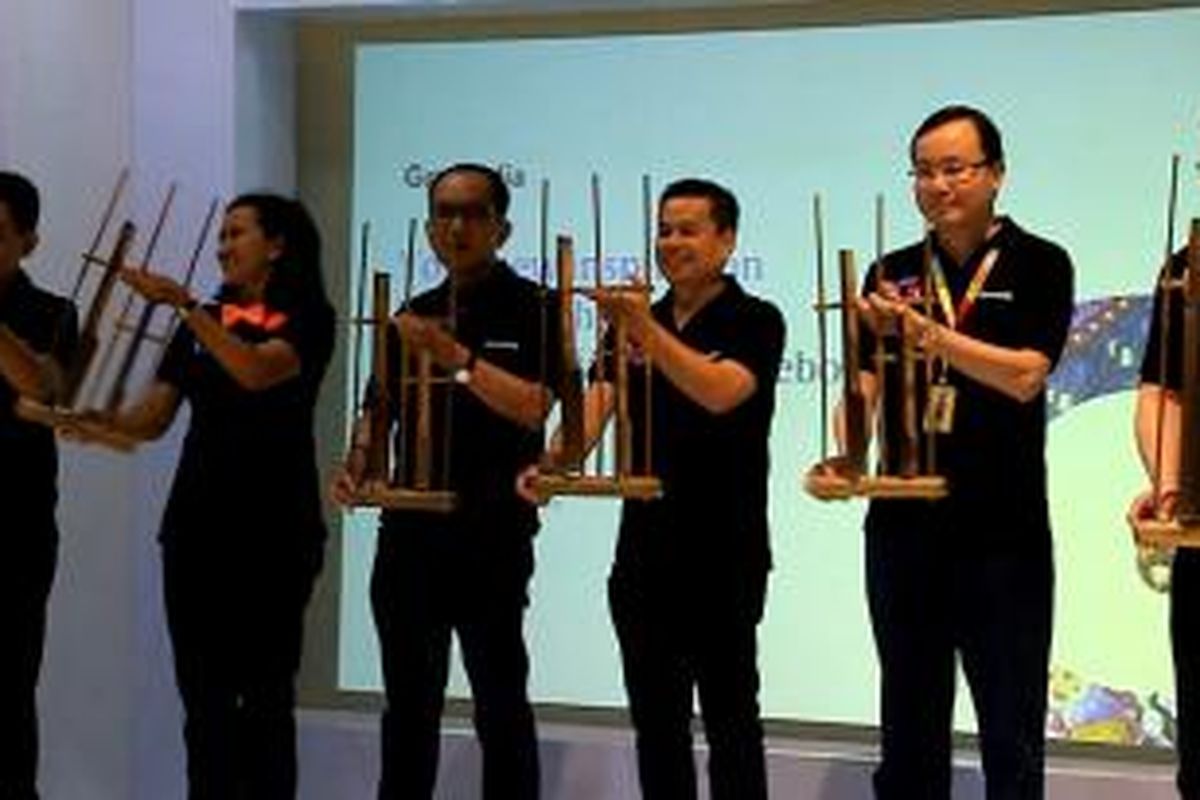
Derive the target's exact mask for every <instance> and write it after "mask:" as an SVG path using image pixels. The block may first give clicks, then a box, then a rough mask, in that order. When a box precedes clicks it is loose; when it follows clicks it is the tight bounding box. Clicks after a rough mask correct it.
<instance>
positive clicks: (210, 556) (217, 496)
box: [113, 194, 334, 800]
mask: <svg viewBox="0 0 1200 800" xmlns="http://www.w3.org/2000/svg"><path fill="white" fill-rule="evenodd" d="M219 258H220V262H221V269H222V272H223V276H224V282H223V284H222V286H221V289H220V291H219V293H218V296H217V299H216V301H215V302H213V303H206V304H203V305H201V304H198V303H197V302H196V301H195V300H194V299H192V298H191V297H190V296H189V294H188V292H187V290H186V289H185V288H183V287H182V286H180V285H179V284H177V283H175V282H174V281H172V280H170V279H168V278H165V277H162V276H158V275H149V274H145V273H142V272H133V271H126V273H125V274H124V275H123V278H124V279H125V281H126V282H127V283H128V284H129V285H130V286H131V287H133V289H134V290H135V291H137V292H138V293H140V294H141V295H142V296H143V297H145V298H146V299H147V300H149V301H151V302H157V303H163V304H169V305H171V306H174V307H175V308H176V309H177V310H178V312H179V314H180V317H181V320H182V324H181V325H180V327H179V330H178V332H177V333H176V334H175V336H174V337H173V339H172V340H171V343H170V344H169V346H168V348H167V351H166V354H165V356H164V358H163V361H162V365H161V366H160V368H159V369H158V372H157V373H156V375H155V378H154V380H153V382H152V383H151V385H150V386H149V388H148V389H147V390H146V392H145V393H144V395H143V397H142V398H141V399H140V400H139V401H138V402H137V403H135V404H134V405H133V406H131V407H130V408H128V409H125V410H123V411H122V412H121V413H120V414H119V415H118V416H117V418H116V419H115V420H114V421H113V425H114V426H115V427H116V428H118V429H119V430H121V431H122V432H124V433H127V434H131V435H134V436H136V437H138V438H142V439H154V438H157V437H159V436H161V435H162V434H163V433H164V432H165V431H166V430H167V428H168V427H169V426H170V424H171V422H172V420H173V419H174V418H175V414H176V412H177V411H178V409H179V406H180V403H181V401H183V400H185V399H186V400H187V401H188V402H189V404H190V406H191V421H190V424H189V427H188V432H187V438H186V439H185V441H184V444H183V454H182V457H181V458H180V462H179V467H178V470H177V472H176V475H175V482H174V485H173V486H172V489H171V495H170V499H169V500H168V502H167V508H166V512H165V514H164V516H163V523H162V530H161V533H160V540H161V543H162V552H163V585H164V593H165V597H166V610H167V623H168V627H169V629H170V634H171V642H172V647H173V650H174V655H175V675H176V680H177V683H178V685H179V692H180V696H181V698H182V700H183V706H184V711H185V715H186V720H185V723H184V738H185V741H186V745H187V755H188V786H189V792H188V797H189V798H190V800H208V799H209V798H212V800H230V798H254V800H274V799H275V798H293V797H294V796H295V793H296V753H295V720H294V716H293V706H294V702H295V689H294V683H295V677H296V673H297V670H298V668H299V661H300V647H301V632H302V625H303V615H304V607H305V605H306V604H307V602H308V598H309V595H310V593H311V590H312V585H313V580H314V579H315V577H316V575H317V572H318V571H319V569H320V566H321V560H322V551H323V545H324V541H325V535H326V531H325V526H324V523H323V520H322V514H321V505H320V491H319V484H318V478H317V468H316V458H315V448H314V440H313V408H314V406H315V404H316V399H317V391H318V389H319V387H320V384H321V379H322V377H323V376H324V374H325V369H326V366H327V365H328V363H329V358H330V354H331V352H332V350H333V337H334V314H333V310H332V307H331V306H330V304H329V301H328V300H327V298H326V296H325V290H324V287H323V284H322V280H321V269H320V239H319V235H318V233H317V230H316V228H315V226H314V225H313V222H312V219H311V218H310V217H309V215H308V213H307V212H306V211H305V210H304V208H303V207H302V206H301V205H300V204H299V203H297V202H295V201H292V200H288V199H285V198H282V197H278V196H275V195H267V194H261V195H243V196H241V197H239V198H237V199H235V200H234V201H233V202H232V203H230V204H229V205H228V206H227V208H226V210H225V219H224V223H223V225H222V227H221V235H220V248H219Z"/></svg>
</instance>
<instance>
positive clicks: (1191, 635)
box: [1130, 249, 1200, 800]
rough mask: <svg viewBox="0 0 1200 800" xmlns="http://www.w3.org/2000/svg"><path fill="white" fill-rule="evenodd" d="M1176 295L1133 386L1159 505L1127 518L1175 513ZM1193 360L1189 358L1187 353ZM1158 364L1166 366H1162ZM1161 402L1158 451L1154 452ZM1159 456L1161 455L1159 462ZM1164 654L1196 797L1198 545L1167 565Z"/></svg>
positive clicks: (1186, 779) (1182, 783) (1183, 791)
mask: <svg viewBox="0 0 1200 800" xmlns="http://www.w3.org/2000/svg"><path fill="white" fill-rule="evenodd" d="M1186 267H1187V250H1186V249H1185V250H1181V251H1179V252H1177V253H1176V254H1175V256H1174V257H1173V258H1172V259H1171V268H1170V277H1171V278H1172V279H1178V278H1181V277H1182V276H1183V274H1184V270H1185V268H1186ZM1182 295H1183V292H1182V290H1181V289H1175V290H1174V291H1171V292H1169V293H1164V291H1163V289H1162V287H1161V286H1160V287H1159V288H1158V289H1157V291H1156V292H1155V294H1154V310H1153V312H1152V316H1151V317H1150V331H1149V333H1148V334H1147V336H1146V350H1145V353H1144V355H1143V356H1142V367H1141V373H1140V380H1139V383H1138V392H1137V406H1136V412H1135V418H1134V430H1135V432H1136V435H1137V446H1138V453H1139V455H1140V456H1141V459H1142V466H1143V467H1145V469H1146V475H1147V476H1148V477H1150V478H1151V479H1152V480H1153V478H1154V477H1155V470H1156V469H1160V467H1161V469H1160V471H1159V475H1158V478H1159V502H1158V507H1157V508H1155V502H1154V501H1155V498H1154V494H1153V490H1152V489H1151V490H1147V491H1146V492H1144V493H1142V494H1141V495H1139V496H1138V497H1137V498H1136V499H1135V500H1134V503H1133V506H1132V508H1131V509H1130V514H1131V515H1132V516H1134V517H1140V518H1150V517H1153V516H1154V515H1155V513H1156V512H1157V513H1158V514H1159V515H1160V516H1161V517H1162V518H1164V519H1170V518H1172V517H1174V516H1175V507H1176V501H1177V500H1178V498H1179V483H1180V474H1179V467H1180V444H1181V442H1182V435H1183V428H1182V424H1183V406H1182V391H1183V362H1184V352H1183V305H1184V304H1183V302H1182V300H1183V297H1182ZM1164 302H1166V303H1167V309H1166V310H1167V315H1168V321H1167V331H1166V333H1167V339H1166V352H1165V353H1164V352H1163V348H1162V344H1163V339H1162V336H1163V330H1162V312H1163V303H1164ZM1193 357H1194V356H1193ZM1164 368H1165V369H1164ZM1160 406H1161V414H1162V416H1161V422H1162V435H1161V440H1162V452H1161V453H1159V452H1157V451H1158V447H1159V421H1160V416H1159V414H1160ZM1160 459H1161V460H1160ZM1171 654H1172V656H1173V659H1174V662H1175V712H1176V719H1175V723H1176V724H1175V731H1176V738H1175V751H1176V754H1177V757H1178V760H1179V771H1178V774H1177V776H1176V783H1177V784H1178V786H1179V796H1180V797H1181V798H1183V800H1197V799H1198V798H1200V550H1198V549H1196V548H1193V547H1180V548H1178V549H1177V550H1176V551H1175V556H1174V558H1173V560H1172V562H1171Z"/></svg>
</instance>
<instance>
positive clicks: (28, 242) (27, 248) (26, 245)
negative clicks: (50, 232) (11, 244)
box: [21, 231, 41, 258]
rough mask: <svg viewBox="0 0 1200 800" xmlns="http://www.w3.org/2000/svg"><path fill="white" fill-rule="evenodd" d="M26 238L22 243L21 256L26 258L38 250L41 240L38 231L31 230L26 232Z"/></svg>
mask: <svg viewBox="0 0 1200 800" xmlns="http://www.w3.org/2000/svg"><path fill="white" fill-rule="evenodd" d="M24 238H25V241H23V242H22V243H21V258H25V257H26V256H28V255H29V254H30V253H32V252H33V251H34V250H36V249H37V246H38V242H39V241H41V240H40V239H39V238H38V234H37V231H29V232H28V233H26V234H25V236H24Z"/></svg>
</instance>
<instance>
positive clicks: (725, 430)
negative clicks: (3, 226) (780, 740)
mask: <svg viewBox="0 0 1200 800" xmlns="http://www.w3.org/2000/svg"><path fill="white" fill-rule="evenodd" d="M737 225H738V204H737V200H736V198H735V197H734V196H733V194H732V193H730V192H729V191H728V190H727V189H725V188H724V187H721V186H719V185H717V184H715V183H712V182H710V181H706V180H696V179H686V180H681V181H677V182H675V183H672V184H671V185H669V186H668V187H667V188H666V189H665V190H664V191H663V193H662V195H661V196H660V198H659V205H658V237H657V254H658V264H659V267H660V269H661V270H662V272H663V274H664V275H666V277H667V280H668V282H669V283H670V287H671V288H670V291H669V292H667V294H666V295H665V296H664V297H663V298H662V299H661V300H659V301H658V302H656V303H654V304H653V305H652V306H651V305H650V304H649V302H648V298H647V297H646V296H645V295H644V294H641V293H630V292H625V293H621V292H613V293H602V294H600V295H599V297H598V298H597V299H598V302H599V304H600V307H601V309H602V310H603V311H604V313H605V314H607V315H608V316H610V317H613V316H618V315H620V316H624V317H626V318H627V319H628V322H629V331H630V339H631V341H632V342H633V346H634V347H635V349H636V351H640V352H643V353H646V354H648V355H649V356H650V357H651V359H652V361H653V364H654V373H653V378H652V385H651V398H652V399H651V404H652V407H651V415H652V420H651V434H652V437H653V441H652V442H651V452H652V455H653V464H652V469H653V473H654V474H655V475H657V476H659V477H660V478H661V479H662V482H663V495H662V497H661V498H660V499H657V500H653V501H638V500H629V501H626V502H625V504H624V506H623V508H622V515H621V528H620V534H619V538H618V542H617V553H616V559H615V561H614V564H613V568H612V573H611V575H610V577H609V607H610V610H611V612H612V619H613V625H614V627H615V628H616V632H617V638H618V640H619V642H620V646H621V657H622V664H623V670H624V677H625V688H626V692H627V694H628V696H629V710H630V715H631V716H632V719H633V725H634V728H635V729H636V732H637V752H638V771H639V777H640V781H641V787H642V795H643V797H645V798H646V799H647V800H658V799H659V798H663V799H665V800H678V799H679V798H689V797H695V796H696V776H695V768H694V762H693V753H692V736H691V719H692V708H693V705H692V697H693V692H694V691H698V692H699V697H700V706H701V711H702V714H703V718H704V729H705V737H706V739H707V741H708V746H709V753H710V756H709V764H708V772H709V783H710V786H711V791H712V797H713V798H714V800H731V799H732V798H737V800H758V799H759V798H765V797H766V774H765V764H764V758H763V742H762V736H763V734H762V724H761V722H760V720H759V706H758V688H759V677H758V664H757V648H758V645H757V638H756V629H757V626H758V623H759V620H760V619H761V618H762V613H763V603H764V600H765V595H766V585H767V573H768V571H769V570H770V568H771V555H770V547H769V537H768V531H767V468H768V437H769V434H770V429H771V417H772V414H773V413H774V410H775V382H776V378H777V377H778V373H779V364H780V359H781V357H782V354H783V342H784V335H785V330H784V322H783V317H782V315H781V314H780V313H779V311H778V310H777V309H776V308H775V306H773V305H771V304H770V303H768V302H766V301H763V300H760V299H758V298H756V297H753V296H751V295H749V294H747V293H746V292H745V291H743V289H742V287H741V286H740V285H739V284H738V282H737V280H736V279H735V278H734V277H732V276H730V275H724V274H723V271H724V268H725V264H726V262H727V261H728V260H729V257H730V255H731V254H732V253H733V250H734V247H735V245H736V240H737ZM635 357H636V352H635ZM613 374H615V373H614V370H613V369H612V368H611V365H610V368H609V369H607V370H606V371H605V375H608V376H611V375H613ZM588 392H589V398H588V402H587V404H586V407H587V408H588V409H589V412H591V414H590V417H589V419H587V420H586V426H587V433H586V435H587V441H588V442H589V444H594V443H595V441H596V440H597V438H598V436H599V434H600V432H601V430H602V428H603V424H604V422H605V421H606V420H607V419H608V417H609V416H611V414H612V412H613V398H614V389H613V385H612V384H611V383H609V382H604V383H596V382H593V383H592V385H591V386H590V387H589V389H588ZM629 402H630V417H631V418H632V420H633V422H634V430H633V437H632V438H633V442H634V454H633V458H634V463H644V457H643V455H642V447H643V443H644V441H645V432H644V430H643V425H644V420H645V416H646V415H645V403H646V397H645V388H644V383H643V382H642V381H639V380H632V381H630V398H629ZM552 457H553V455H551V458H552ZM524 493H525V494H526V496H527V497H529V498H532V493H531V492H528V491H526V492H524Z"/></svg>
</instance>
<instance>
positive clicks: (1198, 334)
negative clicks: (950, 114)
mask: <svg viewBox="0 0 1200 800" xmlns="http://www.w3.org/2000/svg"><path fill="white" fill-rule="evenodd" d="M1173 172H1174V171H1173ZM1174 183H1175V180H1174V178H1173V179H1172V184H1174ZM1173 205H1174V203H1172V206H1173ZM1173 216H1174V215H1173V214H1171V215H1169V217H1173ZM1172 227H1173V225H1172V223H1171V222H1168V231H1169V232H1168V237H1167V253H1166V257H1165V261H1164V264H1163V268H1162V270H1161V272H1160V276H1159V280H1158V286H1157V289H1158V292H1159V294H1160V296H1161V298H1162V302H1161V303H1160V304H1159V312H1160V316H1159V319H1158V323H1159V331H1160V334H1161V335H1160V339H1159V342H1158V346H1159V363H1158V375H1159V380H1160V381H1163V382H1165V378H1166V374H1167V370H1168V363H1167V358H1168V352H1167V350H1168V346H1167V343H1168V342H1169V341H1170V340H1171V339H1172V338H1173V337H1174V336H1177V335H1179V334H1182V347H1181V348H1180V351H1179V352H1180V356H1181V358H1182V364H1181V367H1182V369H1181V379H1182V386H1181V391H1180V392H1179V407H1180V419H1179V423H1180V437H1179V487H1178V496H1177V497H1176V502H1175V509H1174V515H1173V516H1171V517H1169V518H1164V517H1163V516H1162V515H1161V514H1158V513H1156V514H1155V516H1154V517H1153V518H1150V519H1135V520H1132V525H1133V529H1134V536H1135V538H1136V539H1137V542H1138V544H1139V545H1140V546H1141V548H1144V549H1143V552H1141V553H1139V567H1140V568H1141V569H1142V573H1143V577H1146V576H1147V568H1148V567H1149V566H1153V564H1152V563H1149V562H1153V561H1154V560H1155V559H1156V557H1157V558H1158V559H1164V558H1169V553H1170V551H1172V550H1174V549H1175V548H1178V547H1200V439H1198V437H1200V219H1193V220H1192V221H1191V226H1190V230H1189V232H1188V243H1187V250H1186V263H1185V265H1184V270H1183V274H1182V275H1181V276H1179V277H1178V278H1175V277H1172V275H1171V261H1172V252H1171V250H1172V248H1171V239H1172V236H1171V233H1170V229H1171V228H1172ZM1172 300H1174V301H1175V302H1178V303H1179V304H1180V307H1181V310H1182V315H1181V317H1182V326H1183V330H1182V331H1174V330H1171V325H1172V317H1173V315H1172V314H1171V313H1170V308H1171V306H1172ZM1160 385H1162V384H1160ZM1165 404H1166V391H1165V389H1164V391H1161V392H1160V393H1159V399H1158V409H1157V425H1156V426H1155V429H1156V441H1155V448H1154V469H1153V475H1152V479H1153V487H1152V492H1153V499H1154V500H1153V502H1154V509H1155V511H1156V512H1157V511H1158V510H1159V509H1160V508H1161V507H1162V504H1163V501H1164V499H1165V497H1164V490H1163V486H1162V478H1161V476H1162V469H1163V466H1164V464H1163V460H1164V459H1163V421H1164V419H1165V408H1166V405H1165ZM1148 582H1150V581H1149V579H1148ZM1152 585H1154V584H1152ZM1155 588H1159V587H1158V586H1155Z"/></svg>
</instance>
